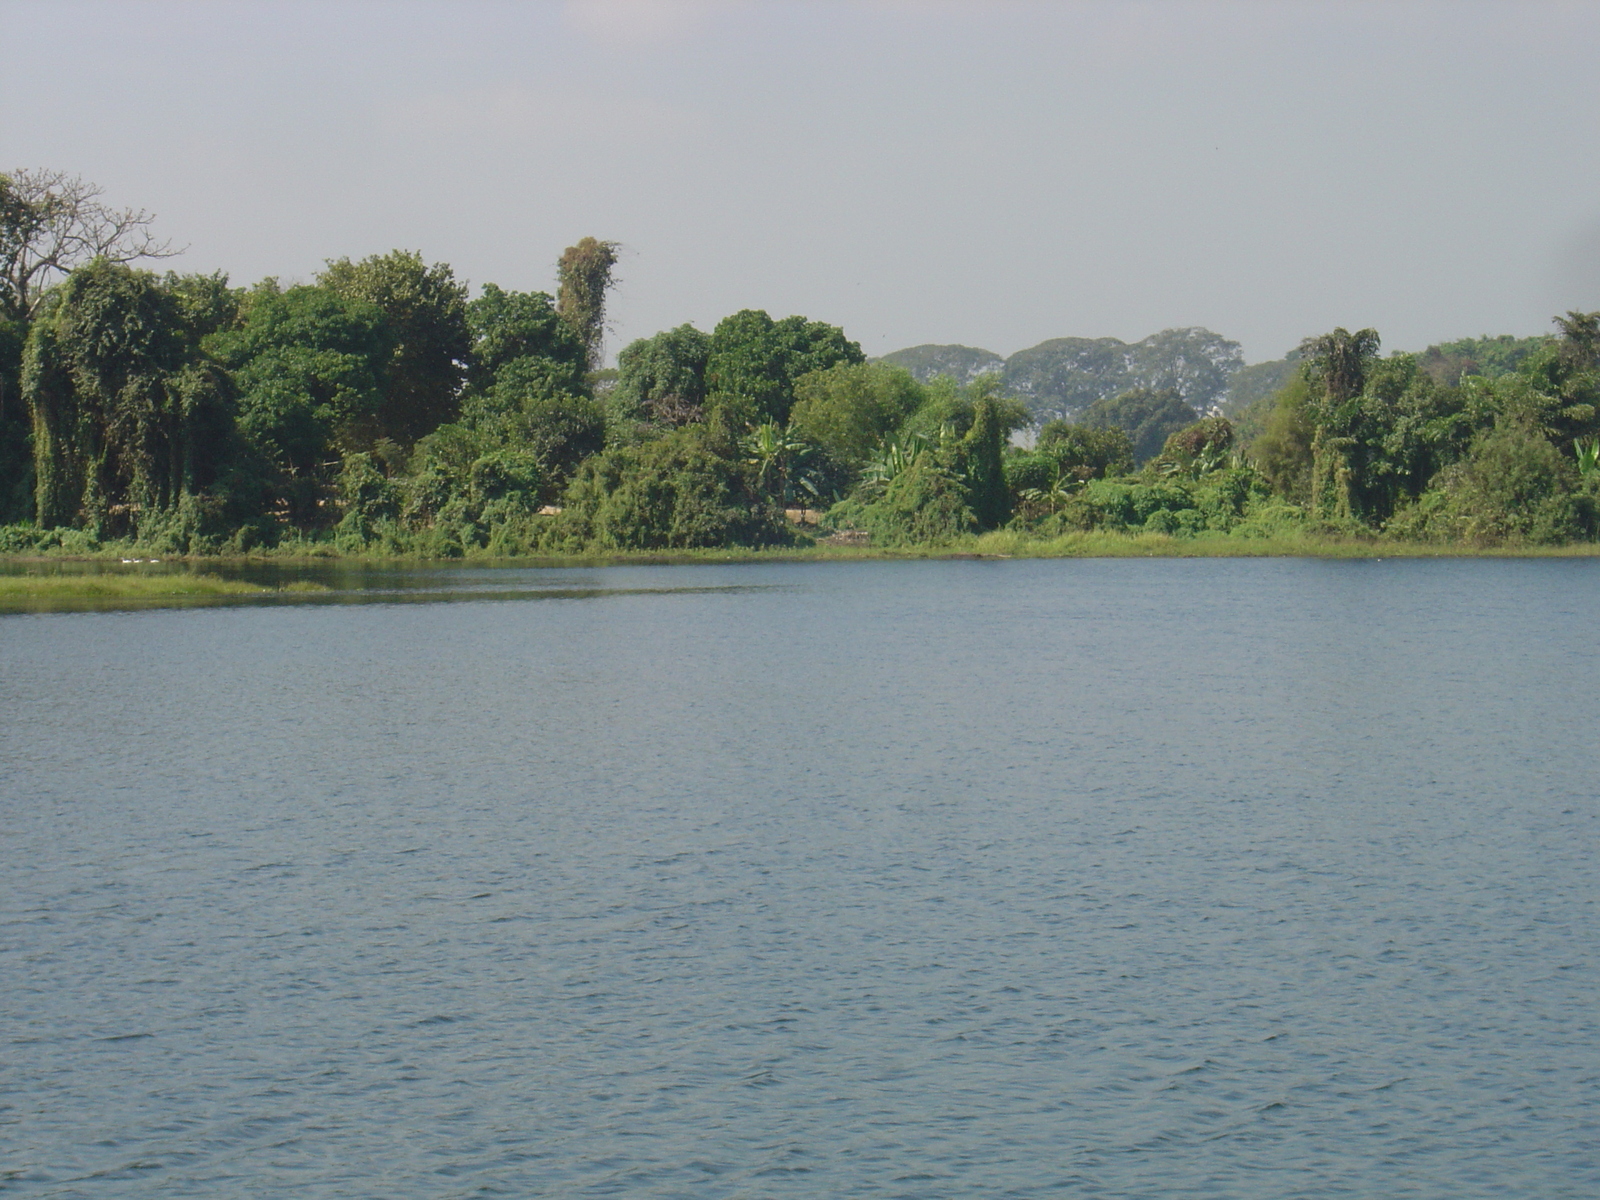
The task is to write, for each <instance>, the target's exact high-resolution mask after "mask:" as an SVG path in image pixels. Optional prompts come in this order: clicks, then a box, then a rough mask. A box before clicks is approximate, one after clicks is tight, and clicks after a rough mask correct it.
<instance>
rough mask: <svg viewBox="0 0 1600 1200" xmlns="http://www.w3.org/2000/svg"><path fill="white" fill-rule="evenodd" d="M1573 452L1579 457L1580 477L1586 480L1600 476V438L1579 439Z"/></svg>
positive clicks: (1573, 445)
mask: <svg viewBox="0 0 1600 1200" xmlns="http://www.w3.org/2000/svg"><path fill="white" fill-rule="evenodd" d="M1572 452H1573V453H1574V454H1575V455H1577V456H1578V474H1579V475H1581V476H1582V477H1583V478H1585V479H1588V478H1590V477H1591V476H1595V475H1600V437H1591V438H1578V439H1577V440H1576V441H1574V442H1573V443H1572Z"/></svg>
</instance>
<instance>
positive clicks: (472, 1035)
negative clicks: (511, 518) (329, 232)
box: [0, 560, 1600, 1200]
mask: <svg viewBox="0 0 1600 1200" xmlns="http://www.w3.org/2000/svg"><path fill="white" fill-rule="evenodd" d="M362 586H365V587H368V588H375V589H387V590H378V591H373V592H368V593H366V594H365V596H364V598H366V599H370V600H374V601H376V602H373V603H364V604H330V603H311V604H298V605H293V606H285V605H276V606H251V607H241V606H229V607H218V608H204V609H189V610H162V611H145V612H125V613H108V612H101V613H84V614H48V615H32V616H8V617H0V702H3V706H4V707H3V710H0V711H3V716H0V838H3V858H0V1194H3V1195H12V1194H15V1195H18V1196H30V1197H32V1196H50V1197H94V1198H96V1200H100V1198H111V1197H116V1198H119V1200H120V1198H123V1197H162V1198H170V1197H206V1198H208V1200H216V1198H232V1197H240V1198H243V1197H260V1196H291V1195H292V1196H294V1197H296V1198H297V1200H306V1198H323V1197H385V1198H412V1197H428V1198H430V1200H431V1198H443V1197H467V1196H474V1197H477V1196H513V1197H525V1196H562V1197H577V1196H583V1197H588V1196H627V1197H650V1198H655V1197H685V1198H688V1197H693V1198H696V1200H705V1198H723V1197H751V1198H756V1197H906V1198H911V1197H967V1196H985V1197H986V1196H1017V1197H1032V1196H1047V1195H1048V1196H1085V1197H1177V1196H1182V1197H1219V1198H1229V1200H1237V1198H1257V1197H1259V1198H1261V1200H1268V1198H1270V1200H1281V1198H1284V1197H1317V1198H1324V1197H1361V1198H1363V1200H1367V1198H1373V1197H1383V1198H1387V1200H1397V1198H1403V1197H1438V1198H1440V1200H1444V1198H1449V1200H1462V1198H1466V1197H1487V1196H1506V1197H1540V1198H1544V1200H1549V1198H1555V1197H1574V1198H1577V1197H1582V1198H1585V1200H1589V1198H1592V1197H1594V1196H1596V1195H1600V1151H1597V1147H1600V1028H1597V1025H1600V1002H1597V995H1600V993H1597V984H1600V980H1597V976H1596V953H1597V951H1596V948H1597V946H1600V912H1597V900H1600V868H1597V865H1596V858H1595V854H1594V850H1595V843H1596V838H1597V835H1600V820H1597V812H1600V804H1597V784H1596V780H1597V775H1596V769H1595V768H1596V754H1595V747H1596V717H1597V714H1600V705H1597V700H1600V667H1597V663H1596V655H1595V648H1596V642H1597V637H1600V562H1597V561H1595V560H1526V561H1512V560H1480V561H1447V560H1439V561H1388V562H1372V561H1366V562H1362V561H1353V562H1326V561H1298V560H1189V561H1183V560H1154V561H1128V560H1101V561H1082V562H1075V561H1053V562H1038V561H1035V562H1025V561H1015V562H898V563H843V564H796V565H782V564H773V565H757V566H726V567H723V566H695V567H636V568H634V567H630V568H609V569H593V570H524V571H505V570H501V571H481V570H480V571H472V570H465V569H463V570H461V571H454V572H451V571H446V572H438V571H434V572H394V573H391V574H385V573H382V572H378V573H372V574H369V575H368V576H366V577H364V578H363V580H362ZM452 592H453V593H454V594H455V601H456V602H416V603H399V602H397V601H400V600H404V599H407V598H410V599H413V600H418V599H420V600H431V601H442V600H443V598H444V597H445V596H447V595H449V594H451V593H452ZM334 598H335V599H361V598H363V596H361V595H352V596H336V597H334Z"/></svg>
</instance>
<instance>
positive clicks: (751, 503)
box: [0, 172, 1600, 556]
mask: <svg viewBox="0 0 1600 1200" xmlns="http://www.w3.org/2000/svg"><path fill="white" fill-rule="evenodd" d="M149 228H150V217H149V215H148V214H146V213H144V212H143V211H141V210H116V209H111V208H109V207H107V206H105V205H104V204H103V203H102V201H101V200H100V192H99V190H98V189H96V188H94V187H92V186H91V185H86V184H84V183H82V182H81V181H79V180H76V179H72V178H69V177H65V176H61V175H51V174H48V173H43V172H16V173H14V174H13V175H11V176H0V472H3V474H0V521H3V522H5V524H4V527H3V528H0V548H3V549H8V550H12V551H18V550H30V549H41V548H48V547H52V546H61V547H65V548H68V549H90V548H93V547H94V546H95V545H97V544H99V543H101V542H106V541H112V540H123V541H126V542H128V543H132V544H138V545H141V546H147V547H149V548H151V549H158V548H159V549H162V550H164V551H166V552H169V553H172V552H190V553H205V552H243V551H249V550H253V549H256V548H262V547H272V546H287V547H288V548H290V549H302V550H303V549H308V548H312V549H326V548H334V549H337V550H339V551H345V552H375V553H411V554H422V555H431V556H454V555H462V554H470V553H477V552H487V553H497V554H521V553H534V552H539V551H547V550H561V551H572V550H590V549H602V550H609V549H643V550H648V549H668V548H691V547H716V546H726V545H753V546H760V545H782V544H792V543H795V542H797V541H799V540H803V539H804V538H805V537H807V536H808V533H810V534H814V533H816V532H817V531H818V526H819V525H820V529H821V531H822V532H835V533H839V534H845V535H849V536H852V537H858V538H859V537H867V538H870V540H871V541H872V542H873V543H874V544H878V545H906V544H937V543H948V542H950V541H952V540H953V539H957V538H959V537H961V536H963V535H966V534H970V533H976V532H981V531H984V530H993V529H999V528H1002V527H1008V528H1011V529H1014V530H1017V531H1019V532H1020V533H1022V534H1024V535H1029V536H1040V537H1049V536H1054V535H1059V534H1064V533H1069V532H1072V531H1089V530H1097V529H1099V530H1116V531H1134V532H1153V533H1163V534H1167V535H1170V536H1177V537H1186V536H1232V537H1249V536H1284V535H1292V534H1296V533H1301V532H1306V531H1310V532H1312V533H1320V534H1329V533H1333V534H1341V535H1351V536H1368V537H1370V536H1397V537H1405V538H1413V539H1436V540H1447V541H1475V542H1500V543H1504V542H1545V543H1551V542H1561V541H1568V540H1573V539H1588V538H1593V537H1595V535H1596V532H1597V513H1600V410H1597V405H1600V314H1586V313H1569V314H1568V315H1567V316H1565V317H1562V318H1559V319H1558V320H1557V322H1556V325H1557V329H1556V332H1555V334H1553V335H1552V336H1549V337H1544V338H1525V339H1514V338H1483V339H1471V340H1466V341H1462V342H1456V343H1449V344H1446V345H1442V346H1437V347H1432V348H1430V349H1429V350H1428V351H1427V352H1425V353H1423V354H1420V355H1414V354H1391V355H1388V356H1384V355H1383V354H1382V353H1381V351H1380V343H1379V339H1378V335H1377V334H1376V333H1375V332H1374V331H1372V330H1360V331H1358V332H1356V333H1350V332H1347V331H1345V330H1343V329H1338V330H1334V331H1333V332H1331V333H1328V334H1325V335H1322V336H1319V337H1314V338H1309V339H1307V340H1306V341H1305V343H1304V344H1303V345H1302V346H1301V347H1299V348H1298V350H1297V351H1296V352H1295V353H1294V354H1292V355H1290V356H1288V357H1286V358H1285V359H1284V360H1281V361H1280V362H1278V363H1273V364H1260V365H1259V367H1242V366H1241V362H1240V359H1239V356H1238V347H1237V345H1236V344H1234V343H1231V342H1228V341H1226V339H1221V338H1219V337H1217V335H1215V334H1211V333H1209V331H1205V330H1192V329H1191V330H1169V331H1166V332H1164V333H1162V334H1159V335H1155V336H1153V337H1152V338H1147V339H1145V340H1144V341H1143V342H1140V343H1135V344H1134V345H1132V346H1128V345H1125V344H1123V343H1120V342H1114V343H1113V340H1112V339H1100V340H1098V341H1089V340H1083V339H1058V340H1057V341H1055V342H1051V343H1045V344H1044V346H1043V347H1036V348H1035V351H1034V352H1025V353H1024V354H1023V355H1022V356H1013V357H1014V359H1017V361H1015V362H1012V361H1009V360H1008V361H1005V362H1002V361H1001V360H999V359H998V356H993V355H988V353H987V352H986V351H976V350H971V349H970V348H966V347H921V348H918V353H914V354H913V353H911V352H906V354H902V355H899V356H892V359H900V360H904V359H905V358H906V356H907V354H909V355H910V357H911V359H912V360H913V361H912V362H911V365H912V366H915V367H917V368H918V370H917V372H915V373H914V372H913V371H912V370H910V369H908V367H907V365H906V364H905V362H904V361H892V360H891V361H877V362H868V361H866V359H865V357H864V355H863V354H862V352H861V348H860V346H858V345H857V344H856V343H855V342H853V341H851V340H850V339H849V338H848V337H847V336H846V335H845V333H844V332H843V331H842V330H840V329H839V328H837V327H836V326H832V325H829V324H826V323H825V322H821V321H815V320H810V319H807V318H805V317H800V316H791V317H785V318H782V319H774V318H772V317H771V316H769V315H768V314H767V313H765V312H762V311H759V310H745V311H742V312H738V313H734V314H732V315H730V316H728V317H727V318H725V319H724V320H722V321H720V322H718V323H717V325H716V326H715V327H714V328H712V329H711V330H710V331H709V332H705V331H702V330H699V329H696V328H694V327H693V326H691V325H683V326H679V327H678V328H675V329H670V330H666V331H663V332H661V333H658V334H656V335H655V336H654V337H649V338H643V339H639V340H637V341H635V342H633V343H632V344H631V345H629V346H627V347H625V348H624V349H623V350H622V352H621V354H620V355H619V356H618V360H617V367H616V369H615V370H611V371H607V370H603V369H601V366H600V364H601V339H602V336H603V331H604V328H605V298H606V294H607V291H608V289H609V287H610V285H611V273H612V270H613V268H614V266H615V263H616V261H617V256H616V246H615V245H614V244H613V243H609V242H603V241H599V240H596V239H594V238H585V239H583V240H582V241H580V242H578V243H577V244H576V245H574V246H572V247H569V248H568V249H567V251H566V252H565V253H564V254H563V255H562V256H561V258H560V260H559V262H558V264H557V278H558V287H557V294H556V295H555V296H551V295H548V294H546V293H543V292H513V291H506V290H503V289H501V288H499V287H497V286H495V285H494V284H486V285H484V286H482V287H481V288H479V289H478V293H477V295H476V296H473V295H471V294H470V292H469V289H468V287H467V285H466V284H465V283H463V282H462V281H460V280H458V279H457V278H456V277H455V275H454V273H453V272H452V270H451V269H450V268H449V267H448V266H446V265H444V264H440V263H432V264H430V263H428V262H427V261H426V260H425V259H424V258H423V257H422V256H421V255H420V254H417V253H414V252H409V251H400V250H396V251H393V252H391V253H388V254H383V255H374V256H370V257H368V258H365V259H362V260H360V261H352V260H350V259H348V258H341V259H336V260H330V261H329V262H328V263H327V265H326V267H325V269H324V270H323V271H322V272H320V273H319V274H318V275H317V276H316V277H315V278H314V279H313V280H312V281H311V282H309V283H304V284H294V285H290V286H284V285H282V284H280V283H279V282H278V281H277V280H275V279H267V280H263V281H261V282H260V283H257V284H255V285H254V286H252V287H247V288H238V287H233V286H231V285H230V283H229V281H228V280H227V279H226V278H224V277H222V276H220V275H211V276H207V275H179V274H175V273H172V272H166V273H162V274H157V273H155V272H153V271H150V270H144V269H140V268H139V267H138V266H137V265H136V264H137V263H138V262H139V260H141V259H151V258H161V257H164V256H166V255H168V254H169V253H170V247H169V246H167V245H166V244H165V243H161V242H158V241H156V240H155V239H154V238H153V237H152V236H151V234H150V232H149ZM997 364H998V365H997ZM1069 368H1070V369H1069ZM1091 368H1092V370H1091ZM1074 372H1076V374H1074ZM1096 373H1097V374H1096ZM1090 375H1094V377H1095V379H1096V380H1098V382H1097V383H1095V386H1094V388H1088V387H1087V385H1085V386H1084V387H1080V388H1079V390H1080V392H1081V393H1082V394H1081V395H1078V396H1077V400H1078V401H1081V403H1079V402H1077V401H1075V402H1074V404H1073V405H1071V406H1070V411H1068V412H1067V415H1066V416H1056V417H1054V418H1052V419H1047V420H1044V421H1043V423H1042V424H1041V423H1040V415H1041V414H1040V397H1041V396H1056V397H1057V399H1059V397H1060V395H1061V394H1063V393H1062V389H1063V388H1068V387H1069V386H1070V387H1079V385H1080V384H1082V381H1083V379H1085V378H1087V377H1088V376H1090ZM1008 380H1010V384H1009V385H1008ZM1029 380H1031V381H1032V383H1031V384H1030V386H1028V387H1023V386H1022V383H1027V382H1028V381H1029ZM1073 380H1077V381H1078V382H1077V383H1074V382H1073ZM1019 381H1020V382H1019ZM1052 389H1053V390H1052ZM1091 392H1092V393H1093V394H1091ZM1074 394H1075V395H1077V394H1076V393H1074ZM1224 402H1226V403H1225V404H1224ZM1052 403H1054V402H1052ZM1068 408H1069V406H1067V405H1064V404H1058V405H1056V409H1054V410H1049V409H1047V414H1046V415H1048V411H1056V410H1060V411H1067V410H1068ZM1224 411H1226V412H1227V414H1228V415H1227V416H1224V415H1222V414H1223V412H1224ZM1023 431H1031V433H1032V434H1033V436H1032V438H1031V440H1030V441H1029V444H1027V445H1026V446H1021V445H1015V444H1013V439H1014V437H1015V436H1016V435H1018V434H1019V433H1022V432H1023ZM797 518H798V520H797Z"/></svg>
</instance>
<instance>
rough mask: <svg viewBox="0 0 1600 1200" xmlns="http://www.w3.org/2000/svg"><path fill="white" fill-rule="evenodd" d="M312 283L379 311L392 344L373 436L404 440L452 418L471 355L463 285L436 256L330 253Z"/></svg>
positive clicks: (409, 441) (402, 252)
mask: <svg viewBox="0 0 1600 1200" xmlns="http://www.w3.org/2000/svg"><path fill="white" fill-rule="evenodd" d="M317 283H318V284H319V285H320V286H321V287H324V288H326V289H327V290H328V291H330V292H332V293H334V294H335V295H337V296H341V297H343V298H344V299H347V300H359V301H362V302H363V303H366V304H371V305H374V306H375V307H376V308H377V309H378V310H379V311H380V312H382V313H383V317H384V321H385V322H386V324H387V325H388V327H389V331H390V333H391V335H392V339H393V341H392V346H393V349H392V350H391V351H390V354H389V359H388V362H387V363H386V364H385V365H384V369H383V379H382V382H383V405H382V407H381V409H380V410H379V411H378V412H377V413H376V414H375V421H376V437H377V438H381V439H386V440H388V441H392V442H395V443H397V444H398V445H401V446H409V445H411V444H412V443H414V442H415V441H416V440H417V439H418V438H419V437H421V436H422V435H423V434H425V433H427V432H428V431H429V430H431V429H434V428H436V427H437V426H439V425H441V424H443V423H444V422H446V421H449V420H452V419H453V418H454V417H455V415H456V412H457V403H458V400H459V397H460V393H461V385H462V381H463V379H464V376H465V372H466V366H467V363H468V361H469V360H470V358H471V355H472V334H471V330H470V329H469V327H468V325H467V288H466V285H465V284H461V283H457V282H456V278H455V275H454V273H453V272H452V271H451V270H450V268H449V267H448V266H447V265H445V264H444V263H435V264H434V265H433V266H431V267H430V266H428V265H426V264H425V263H424V262H423V260H422V255H421V254H418V253H415V252H412V251H405V250H393V251H390V252H389V253H388V254H381V255H378V254H375V255H372V256H371V257H369V258H364V259H362V260H361V261H360V262H351V261H350V260H349V259H348V258H341V259H336V260H330V261H329V263H328V266H327V269H326V270H325V271H323V272H322V273H321V274H320V275H318V276H317Z"/></svg>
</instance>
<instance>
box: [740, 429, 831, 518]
mask: <svg viewBox="0 0 1600 1200" xmlns="http://www.w3.org/2000/svg"><path fill="white" fill-rule="evenodd" d="M739 448H740V449H741V450H742V451H743V452H744V458H745V462H747V463H749V464H750V465H751V466H753V467H755V469H756V480H755V485H756V491H757V492H758V493H759V494H760V495H761V496H763V497H764V498H766V499H768V500H776V501H777V502H778V503H779V504H784V505H787V504H788V502H789V501H790V500H791V499H792V498H793V496H794V494H795V492H796V490H797V489H798V490H799V491H801V492H804V493H807V494H812V495H814V494H815V493H816V491H817V488H816V485H815V483H814V482H813V481H812V480H811V477H810V476H809V474H807V473H806V471H805V469H804V467H805V460H806V459H808V458H810V457H811V454H812V452H813V450H814V449H815V447H814V446H812V445H811V443H810V442H807V441H806V440H805V439H803V438H801V437H799V436H798V435H796V434H795V433H794V431H793V430H791V429H785V428H784V427H783V426H781V425H779V424H778V423H777V422H776V421H768V422H766V423H765V424H762V425H756V426H754V427H752V428H751V430H750V432H749V433H748V434H746V435H745V436H744V438H743V439H741V441H740V443H739Z"/></svg>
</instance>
